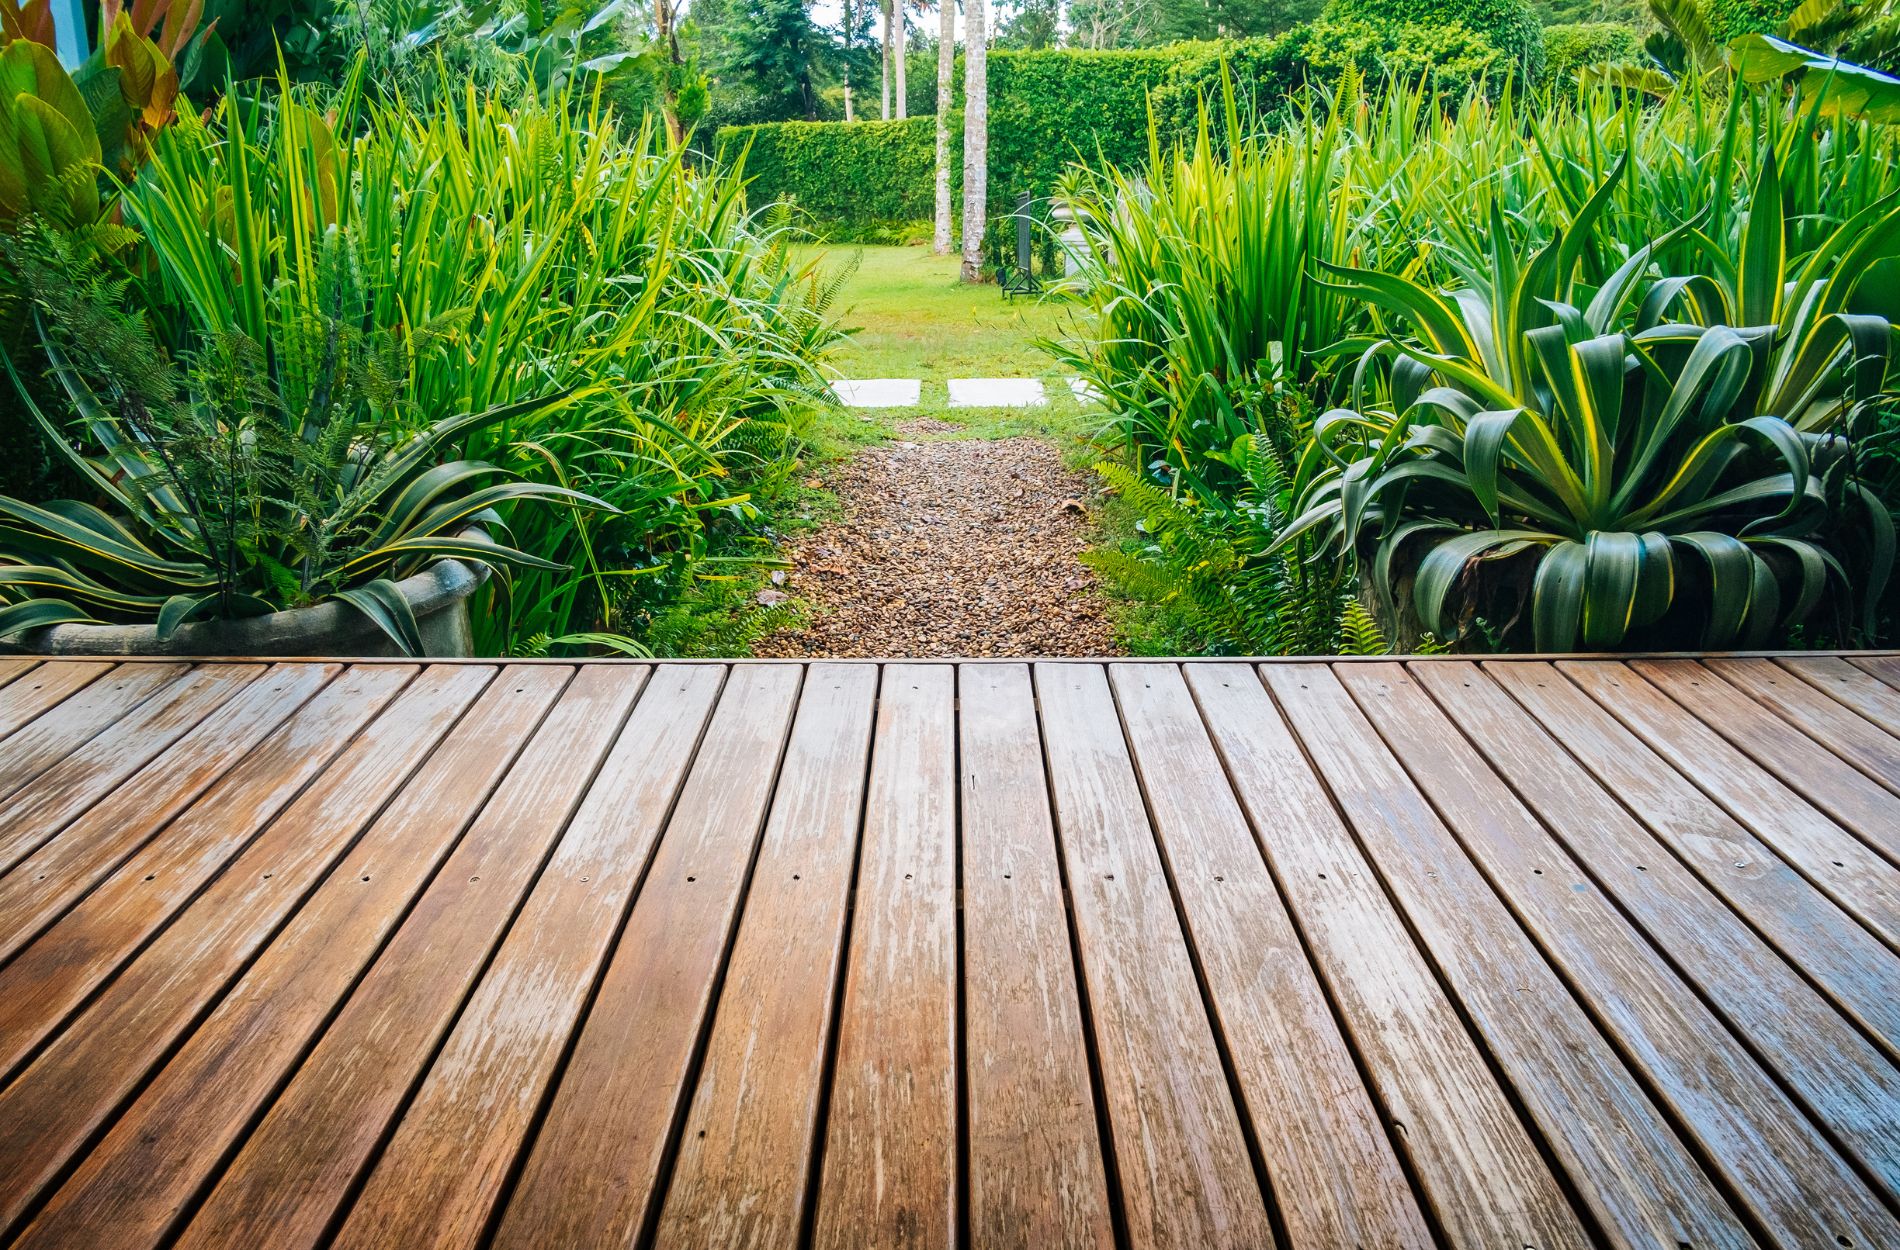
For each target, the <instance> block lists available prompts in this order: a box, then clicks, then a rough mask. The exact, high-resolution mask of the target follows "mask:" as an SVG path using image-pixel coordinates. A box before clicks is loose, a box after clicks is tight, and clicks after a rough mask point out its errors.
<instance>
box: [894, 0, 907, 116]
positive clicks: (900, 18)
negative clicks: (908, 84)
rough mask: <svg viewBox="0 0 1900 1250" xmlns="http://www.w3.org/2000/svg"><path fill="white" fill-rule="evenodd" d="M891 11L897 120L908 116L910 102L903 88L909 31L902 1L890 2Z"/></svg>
mask: <svg viewBox="0 0 1900 1250" xmlns="http://www.w3.org/2000/svg"><path fill="white" fill-rule="evenodd" d="M891 9H892V12H893V15H894V18H895V21H896V23H897V24H896V26H895V27H893V28H892V30H891V60H892V61H893V62H894V63H895V64H896V66H897V80H896V84H895V85H894V86H893V87H892V89H891V90H892V92H893V94H895V95H896V96H897V120H899V121H902V120H904V119H905V118H906V117H909V116H910V100H909V97H908V94H907V90H906V88H905V86H904V61H905V59H906V57H905V50H904V32H905V31H907V30H908V29H910V19H909V17H908V16H907V15H906V14H905V12H904V0H891Z"/></svg>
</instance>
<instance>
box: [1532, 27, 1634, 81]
mask: <svg viewBox="0 0 1900 1250" xmlns="http://www.w3.org/2000/svg"><path fill="white" fill-rule="evenodd" d="M1642 51H1643V40H1642V37H1641V36H1640V35H1638V34H1637V33H1636V30H1635V29H1634V28H1633V27H1630V26H1624V25H1622V24H1621V23H1619V22H1579V23H1577V24H1576V25H1573V26H1546V27H1544V79H1545V81H1547V82H1551V83H1556V84H1558V85H1561V86H1565V87H1569V86H1574V85H1575V84H1576V81H1577V71H1578V70H1580V69H1585V68H1588V67H1590V66H1593V65H1614V64H1618V63H1622V62H1628V61H1634V60H1636V59H1637V57H1639V56H1640V55H1641V54H1642Z"/></svg>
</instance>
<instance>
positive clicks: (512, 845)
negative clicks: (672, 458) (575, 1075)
mask: <svg viewBox="0 0 1900 1250" xmlns="http://www.w3.org/2000/svg"><path fill="white" fill-rule="evenodd" d="M646 679H647V670H645V669H642V668H586V669H582V670H581V671H580V673H579V674H578V675H577V676H576V677H575V679H574V681H573V682H572V684H570V685H569V686H568V688H567V689H566V690H565V691H563V692H562V694H561V698H560V701H559V702H558V703H557V704H556V705H555V706H554V709H553V710H552V711H551V712H549V713H548V716H547V719H546V720H544V721H543V722H542V723H541V725H540V727H539V728H538V729H537V730H535V733H534V737H533V738H532V740H530V741H529V743H528V745H527V747H526V748H525V749H524V750H523V752H522V754H521V757H520V759H519V760H518V761H517V762H516V763H515V765H514V767H513V768H511V769H510V770H509V773H508V776H507V778H506V779H505V780H504V781H503V782H502V784H501V786H500V787H499V788H498V789H497V790H496V791H495V794H494V796H493V797H492V798H490V799H489V800H488V802H487V803H486V804H485V805H484V806H483V808H482V810H481V814H480V815H479V816H477V817H476V819H475V822H474V824H472V825H471V826H470V827H469V829H468V832H467V833H465V834H464V835H463V836H462V839H461V841H460V842H458V843H457V844H456V847H455V850H454V851H453V852H452V853H451V854H450V856H449V858H448V859H447V860H446V861H445V862H444V863H443V865H442V867H441V869H440V870H439V871H438V872H437V873H436V874H435V877H434V879H433V880H432V881H431V882H430V883H429V885H428V887H427V889H426V890H425V891H424V892H423V894H422V897H421V898H420V899H418V900H417V902H416V904H415V906H414V908H413V909H412V910H411V911H410V913H409V915H408V916H407V918H405V919H404V920H403V921H402V926H401V928H399V929H398V930H397V931H396V933H395V936H394V937H392V938H391V939H390V940H389V944H388V945H387V946H386V947H384V948H383V950H382V952H381V953H380V954H378V955H377V956H376V957H375V963H374V964H373V965H371V966H370V968H369V970H368V971H367V972H366V973H365V974H364V975H363V979H362V980H361V981H360V982H359V983H358V984H357V985H356V987H355V988H354V989H353V990H351V991H350V992H349V997H348V999H347V1001H345V1002H344V1004H343V1005H342V1007H341V1008H340V1010H339V1011H338V1013H337V1015H336V1018H335V1019H334V1020H333V1021H332V1022H331V1023H330V1024H329V1025H328V1026H327V1027H326V1028H325V1029H324V1031H323V1035H322V1037H321V1038H320V1039H319V1040H318V1042H317V1044H316V1046H315V1048H314V1049H313V1050H311V1052H310V1053H309V1055H308V1057H306V1058H303V1059H302V1060H301V1061H299V1060H298V1059H297V1058H296V1057H295V1054H294V1052H291V1051H289V1050H285V1051H283V1052H280V1058H281V1059H282V1060H283V1062H284V1063H285V1064H286V1065H294V1073H293V1072H292V1071H291V1070H290V1068H289V1066H286V1068H285V1069H284V1070H283V1071H273V1070H272V1069H271V1068H270V1067H269V1066H267V1065H257V1066H248V1065H247V1066H246V1067H245V1068H244V1069H241V1070H240V1075H239V1076H234V1077H231V1078H227V1079H224V1080H221V1081H220V1082H218V1085H219V1089H218V1092H217V1094H216V1095H215V1101H214V1102H210V1103H206V1104H204V1105H196V1104H194V1102H192V1101H190V1100H192V1099H194V1098H202V1097H204V1096H205V1095H193V1094H190V1093H186V1092H182V1091H181V1099H180V1101H179V1102H178V1103H176V1104H175V1105H173V1106H171V1107H168V1108H167V1109H166V1118H168V1119H173V1120H188V1121H190V1122H192V1123H194V1124H195V1125H197V1128H196V1130H195V1133H194V1137H195V1140H194V1141H192V1142H191V1143H189V1144H187V1143H183V1142H178V1141H171V1140H168V1139H166V1138H163V1137H159V1136H158V1135H156V1134H154V1135H150V1136H139V1137H127V1136H125V1135H124V1134H115V1135H114V1136H113V1137H111V1138H108V1139H107V1143H106V1145H107V1148H110V1147H112V1146H113V1145H114V1144H115V1143H117V1144H118V1145H119V1147H120V1149H119V1155H118V1157H116V1158H115V1159H113V1160H112V1161H111V1164H110V1168H111V1170H113V1171H116V1172H117V1173H118V1174H119V1175H118V1178H117V1180H116V1182H112V1181H106V1180H103V1179H102V1180H101V1181H100V1182H99V1183H98V1184H97V1186H96V1188H98V1189H101V1190H102V1191H103V1192H105V1193H108V1194H110V1195H111V1198H110V1205H111V1206H113V1207H116V1208H118V1209H119V1215H118V1223H117V1225H116V1229H117V1231H116V1234H115V1235H116V1237H117V1240H118V1243H119V1244H120V1245H121V1246H123V1247H125V1248H126V1250H133V1248H134V1247H138V1246H142V1245H148V1244H155V1243H156V1241H157V1240H158V1239H159V1238H161V1237H163V1236H164V1235H166V1234H167V1233H168V1231H169V1229H168V1226H167V1221H166V1220H165V1218H164V1217H166V1216H167V1215H170V1214H171V1213H174V1212H177V1211H180V1210H183V1209H187V1208H188V1207H189V1204H190V1202H191V1199H192V1197H193V1195H194V1194H196V1193H197V1192H199V1191H200V1189H201V1187H202V1186H203V1185H204V1183H205V1181H206V1180H207V1179H208V1176H209V1168H210V1167H211V1164H212V1162H213V1161H214V1160H216V1159H217V1158H219V1157H221V1156H222V1155H223V1154H224V1153H225V1151H227V1150H229V1149H232V1148H234V1147H236V1146H237V1144H238V1141H239V1134H240V1133H241V1132H242V1130H243V1127H244V1125H245V1124H247V1123H248V1122H249V1120H250V1119H251V1117H252V1116H253V1115H255V1114H256V1113H257V1112H258V1111H259V1110H261V1106H262V1102H263V1100H264V1099H265V1098H266V1097H268V1096H269V1091H270V1090H272V1089H274V1088H276V1087H277V1086H278V1084H279V1083H280V1082H282V1081H284V1080H285V1079H288V1084H287V1085H284V1086H283V1087H282V1092H281V1093H279V1094H277V1095H276V1097H275V1100H274V1101H273V1102H271V1103H270V1107H269V1112H268V1114H265V1115H264V1117H263V1119H262V1120H261V1121H259V1122H258V1125H257V1127H256V1128H255V1129H254V1130H252V1131H251V1132H250V1134H249V1136H248V1137H247V1138H244V1139H243V1140H242V1148H241V1149H239V1150H238V1151H237V1154H236V1156H235V1158H233V1160H232V1162H231V1163H230V1165H229V1166H228V1167H226V1168H225V1170H224V1173H223V1175H222V1177H221V1178H219V1180H218V1183H217V1187H216V1188H215V1189H213V1190H212V1191H211V1193H210V1195H209V1196H208V1197H207V1198H206V1200H205V1202H204V1205H203V1206H202V1207H200V1209H199V1210H198V1212H197V1214H196V1216H195V1217H193V1220H192V1222H191V1224H190V1225H189V1226H188V1227H187V1228H186V1229H185V1231H184V1233H183V1235H182V1236H181V1237H180V1238H179V1239H178V1240H177V1241H176V1242H174V1243H172V1244H177V1245H194V1246H202V1245H236V1246H257V1245H262V1244H266V1243H268V1244H270V1245H272V1246H281V1247H285V1248H286V1250H288V1248H289V1247H292V1246H305V1245H310V1244H312V1243H313V1242H315V1241H317V1240H319V1239H320V1238H321V1237H322V1235H323V1233H324V1230H325V1228H326V1227H327V1226H328V1224H329V1221H330V1219H331V1217H332V1216H333V1215H334V1214H335V1213H336V1210H337V1205H338V1204H339V1203H340V1202H341V1201H342V1199H343V1197H344V1195H345V1194H347V1193H348V1192H350V1190H351V1188H352V1187H353V1184H354V1181H355V1179H356V1177H357V1175H358V1173H359V1172H360V1171H361V1170H362V1168H363V1167H364V1165H365V1161H366V1160H367V1159H368V1157H369V1156H370V1154H371V1153H372V1152H373V1151H374V1150H375V1148H376V1145H377V1143H378V1142H379V1141H381V1140H382V1138H383V1134H384V1132H385V1130H386V1129H387V1128H388V1127H389V1125H390V1124H391V1123H392V1121H393V1120H394V1119H395V1116H396V1113H397V1110H398V1108H399V1107H400V1106H401V1104H402V1100H403V1098H404V1096H405V1095H406V1094H407V1093H408V1092H409V1090H410V1089H411V1087H412V1086H413V1084H414V1082H415V1081H416V1080H417V1079H419V1078H420V1076H421V1074H422V1072H423V1070H424V1069H425V1068H426V1067H427V1066H428V1063H429V1058H430V1056H431V1055H432V1054H434V1052H435V1047H436V1046H437V1044H439V1043H440V1041H441V1040H442V1038H443V1036H444V1035H445V1034H446V1033H447V1032H448V1029H449V1026H450V1025H451V1024H452V1023H453V1022H454V1019H455V1013H456V1011H457V1009H458V1008H459V1007H460V1006H461V1004H462V1002H463V1001H464V999H465V998H466V997H467V995H468V992H469V990H470V989H471V988H472V986H473V985H474V983H475V980H476V977H477V976H478V975H479V974H480V972H481V968H482V965H483V964H484V962H485V961H486V960H487V959H488V957H489V955H490V953H491V952H492V951H493V950H494V948H495V946H496V944H497V943H498V942H499V941H500V940H501V937H502V934H503V933H504V932H505V931H506V930H507V927H508V923H509V921H510V919H512V918H513V916H514V914H515V910H516V908H517V907H518V906H519V905H520V903H521V900H522V898H523V897H524V896H525V895H526V894H527V892H528V889H529V887H530V886H531V885H532V884H533V882H534V878H535V874H536V872H537V871H538V869H539V867H540V865H541V862H542V860H543V858H544V857H545V856H546V855H547V852H548V850H549V848H550V847H551V845H552V844H553V842H554V840H555V839H556V838H557V837H559V836H560V832H561V829H562V827H563V826H564V825H565V824H566V823H567V820H568V817H569V816H570V814H571V813H572V812H573V810H574V807H575V805H576V804H577V803H578V802H579V801H580V798H581V796H582V794H583V793H584V792H585V790H586V787H587V784H588V782H589V781H591V780H592V778H593V775H594V770H595V768H596V767H597V766H598V765H599V763H600V760H601V758H602V757H603V756H604V755H605V754H606V752H607V748H608V747H609V746H610V745H611V744H612V742H613V739H614V735H615V734H616V733H617V732H618V731H619V729H620V726H621V723H622V722H623V721H624V720H625V719H626V716H627V712H628V711H629V709H631V708H632V706H633V701H634V698H635V696H636V695H637V694H638V693H639V691H640V687H641V685H642V684H643V683H644V682H645V681H646ZM161 1079H163V1078H161ZM101 1153H104V1152H103V1151H102V1152H101ZM98 1160H99V1155H98V1154H95V1155H94V1157H93V1161H92V1162H90V1163H89V1164H88V1167H89V1168H93V1167H95V1165H96V1164H97V1163H98ZM108 1214H110V1212H108Z"/></svg>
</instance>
